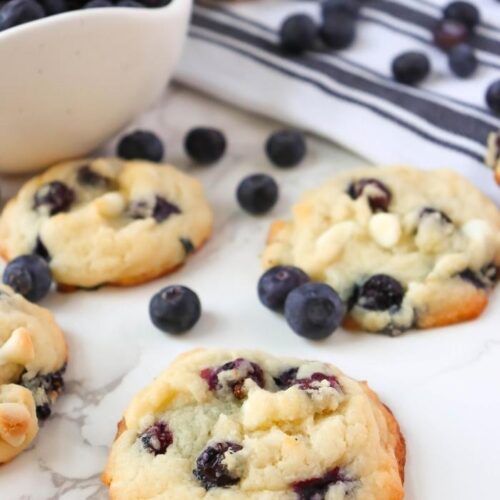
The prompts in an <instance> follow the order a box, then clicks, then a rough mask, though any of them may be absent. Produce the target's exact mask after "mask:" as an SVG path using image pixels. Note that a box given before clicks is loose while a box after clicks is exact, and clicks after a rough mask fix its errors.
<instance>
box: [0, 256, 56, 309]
mask: <svg viewBox="0 0 500 500" xmlns="http://www.w3.org/2000/svg"><path fill="white" fill-rule="evenodd" d="M3 282H4V283H5V284H6V285H9V286H10V287H11V288H12V289H13V290H14V291H15V292H16V293H19V294H21V295H22V296H23V297H25V298H26V299H28V300H30V301H31V302H38V301H39V300H41V299H43V298H44V297H45V296H46V295H47V293H48V291H49V289H50V285H51V284H52V273H51V272H50V268H49V266H48V264H47V262H46V261H45V260H44V259H42V258H41V257H39V256H38V255H21V256H20V257H16V258H15V259H14V260H11V261H10V262H9V263H8V264H7V266H6V268H5V270H4V273H3Z"/></svg>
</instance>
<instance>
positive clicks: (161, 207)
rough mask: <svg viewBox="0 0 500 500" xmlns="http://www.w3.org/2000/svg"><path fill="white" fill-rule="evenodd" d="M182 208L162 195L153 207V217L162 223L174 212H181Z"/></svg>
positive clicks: (157, 198)
mask: <svg viewBox="0 0 500 500" xmlns="http://www.w3.org/2000/svg"><path fill="white" fill-rule="evenodd" d="M180 213H181V210H180V208H179V207H178V206H177V205H175V204H174V203H170V202H169V201H167V200H166V199H165V198H163V197H161V196H157V197H156V203H155V206H154V208H153V217H154V219H155V220H156V222H158V223H160V222H163V221H164V220H167V219H168V218H169V217H170V216H171V215H172V214H180Z"/></svg>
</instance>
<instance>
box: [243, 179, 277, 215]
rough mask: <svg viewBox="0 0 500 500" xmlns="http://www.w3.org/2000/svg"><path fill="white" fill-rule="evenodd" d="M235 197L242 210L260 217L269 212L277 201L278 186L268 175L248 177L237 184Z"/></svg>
mask: <svg viewBox="0 0 500 500" xmlns="http://www.w3.org/2000/svg"><path fill="white" fill-rule="evenodd" d="M236 197H237V199H238V202H239V204H240V205H241V207H242V208H243V209H244V210H246V211H247V212H249V213H251V214H253V215H261V214H264V213H266V212H268V211H269V210H271V208H272V207H273V206H274V205H275V204H276V202H277V201H278V185H277V184H276V181H275V180H274V179H273V178H272V177H271V176H269V175H266V174H253V175H249V176H248V177H245V178H244V179H243V180H242V181H241V183H240V184H239V186H238V190H237V191H236Z"/></svg>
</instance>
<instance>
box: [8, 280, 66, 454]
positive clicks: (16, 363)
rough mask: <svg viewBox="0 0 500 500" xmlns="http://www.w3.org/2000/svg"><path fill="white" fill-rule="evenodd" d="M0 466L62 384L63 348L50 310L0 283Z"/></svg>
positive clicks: (25, 441) (24, 441)
mask: <svg viewBox="0 0 500 500" xmlns="http://www.w3.org/2000/svg"><path fill="white" fill-rule="evenodd" d="M0 318H1V321H0V464H2V463H5V462H8V461H9V460H11V459H12V458H14V457H15V456H16V455H18V454H19V453H21V451H23V450H24V449H25V448H26V447H27V446H29V444H30V443H31V442H32V441H33V439H34V437H35V436H36V434H37V432H38V422H39V421H40V420H45V419H46V418H48V417H49V416H50V413H51V406H52V403H53V402H54V401H55V400H56V398H57V396H58V395H59V393H60V392H61V390H62V388H63V384H64V382H63V377H62V376H63V372H64V368H65V365H66V359H67V350H66V344H65V341H64V337H63V334H62V332H61V330H60V329H59V327H58V326H57V325H56V323H55V321H54V318H53V317H52V314H51V313H50V312H49V311H47V310H46V309H43V308H41V307H39V306H37V305H35V304H32V303H31V302H28V301H27V300H25V299H24V298H23V297H22V296H21V295H16V294H14V292H13V291H12V290H11V289H10V288H8V287H6V286H3V285H0Z"/></svg>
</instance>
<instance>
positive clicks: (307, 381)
mask: <svg viewBox="0 0 500 500" xmlns="http://www.w3.org/2000/svg"><path fill="white" fill-rule="evenodd" d="M298 371H299V369H298V368H290V369H288V370H286V371H284V372H283V373H281V374H280V375H279V376H278V377H276V378H275V379H274V382H275V383H276V385H277V386H278V387H279V388H280V389H281V390H286V389H288V388H289V387H292V386H294V385H298V386H299V387H300V388H301V389H302V390H316V389H318V388H319V387H320V386H323V384H321V382H323V381H327V382H328V385H329V386H330V387H333V388H334V389H337V390H338V391H341V390H342V388H341V386H340V383H339V381H338V379H337V377H335V375H326V374H325V373H321V372H314V373H313V374H312V375H310V376H309V377H307V378H297V372H298Z"/></svg>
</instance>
